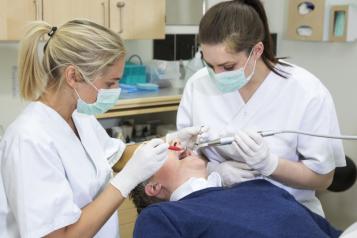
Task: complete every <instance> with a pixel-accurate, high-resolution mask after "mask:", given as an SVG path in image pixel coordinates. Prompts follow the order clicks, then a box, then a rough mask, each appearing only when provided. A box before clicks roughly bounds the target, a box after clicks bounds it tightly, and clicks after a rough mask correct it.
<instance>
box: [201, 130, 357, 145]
mask: <svg viewBox="0 0 357 238" xmlns="http://www.w3.org/2000/svg"><path fill="white" fill-rule="evenodd" d="M257 133H259V134H260V135H261V136H262V137H268V136H274V135H277V134H288V133H294V134H300V135H307V136H314V137H323V138H329V139H341V140H357V136H351V135H339V136H337V135H324V134H316V133H309V132H305V131H298V130H265V131H257ZM233 141H234V137H222V138H218V139H215V140H212V141H208V142H204V143H200V144H198V145H197V148H196V149H200V148H203V147H207V146H214V145H228V144H232V143H233Z"/></svg>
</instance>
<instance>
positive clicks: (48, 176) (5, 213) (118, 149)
mask: <svg viewBox="0 0 357 238" xmlns="http://www.w3.org/2000/svg"><path fill="white" fill-rule="evenodd" d="M72 118H73V121H74V123H75V125H76V127H77V130H78V133H79V136H80V138H81V139H80V140H79V139H78V137H77V136H76V135H75V133H74V132H73V130H72V129H71V128H70V127H69V125H68V124H67V123H66V122H65V121H64V119H63V118H62V117H61V116H60V115H59V114H58V113H57V112H56V111H54V110H53V109H51V108H50V107H48V106H46V105H45V104H42V103H40V102H33V103H30V104H29V105H28V106H27V108H26V109H25V110H24V111H23V113H22V114H21V115H20V116H19V117H18V118H17V119H16V120H15V122H13V123H12V124H11V125H10V126H9V128H8V130H7V131H6V133H5V135H4V137H3V139H2V141H1V144H0V170H1V177H0V237H11V238H12V237H20V236H21V237H29V238H30V237H34V238H37V237H42V236H44V235H46V234H48V233H50V232H52V231H55V230H57V229H59V228H62V227H65V226H67V225H70V224H72V223H75V222H76V221H77V220H78V219H79V217H80V215H81V208H83V207H84V206H86V205H87V204H88V203H90V202H92V201H93V200H94V199H95V197H96V196H97V195H98V194H99V193H100V192H101V191H102V190H103V188H104V187H105V185H106V184H107V182H108V180H109V179H110V177H111V175H112V170H111V164H110V163H115V161H117V160H118V158H120V156H121V154H122V153H123V151H124V149H125V144H124V143H123V142H121V141H119V140H117V139H113V138H110V137H109V136H108V134H107V133H106V132H105V130H104V129H103V127H102V126H101V125H100V124H99V123H98V121H97V120H96V118H95V117H93V116H87V115H84V114H80V113H77V112H74V113H73V115H72ZM118 236H119V228H118V215H117V213H116V212H115V213H114V214H113V215H112V217H111V218H110V219H109V220H108V221H107V222H106V223H105V225H104V226H103V227H102V228H101V230H100V231H99V232H98V233H97V234H96V236H95V237H103V238H108V237H116V238H117V237H118Z"/></svg>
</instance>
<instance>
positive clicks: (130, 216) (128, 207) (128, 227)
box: [118, 199, 138, 238]
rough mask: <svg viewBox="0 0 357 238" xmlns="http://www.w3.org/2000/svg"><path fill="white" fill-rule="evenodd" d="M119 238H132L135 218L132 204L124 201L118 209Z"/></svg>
mask: <svg viewBox="0 0 357 238" xmlns="http://www.w3.org/2000/svg"><path fill="white" fill-rule="evenodd" d="M118 215H119V232H120V238H132V237H133V231H134V226H135V221H136V218H137V216H138V215H137V212H136V208H135V205H134V203H133V202H132V201H131V200H129V199H126V200H125V201H124V202H123V204H122V205H121V206H120V207H119V209H118Z"/></svg>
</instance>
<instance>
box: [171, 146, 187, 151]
mask: <svg viewBox="0 0 357 238" xmlns="http://www.w3.org/2000/svg"><path fill="white" fill-rule="evenodd" d="M169 150H173V151H181V150H184V149H183V148H180V147H177V146H174V145H170V146H169Z"/></svg>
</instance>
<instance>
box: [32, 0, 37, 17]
mask: <svg viewBox="0 0 357 238" xmlns="http://www.w3.org/2000/svg"><path fill="white" fill-rule="evenodd" d="M33 5H34V6H35V20H38V3H37V1H36V0H34V1H33Z"/></svg>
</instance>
